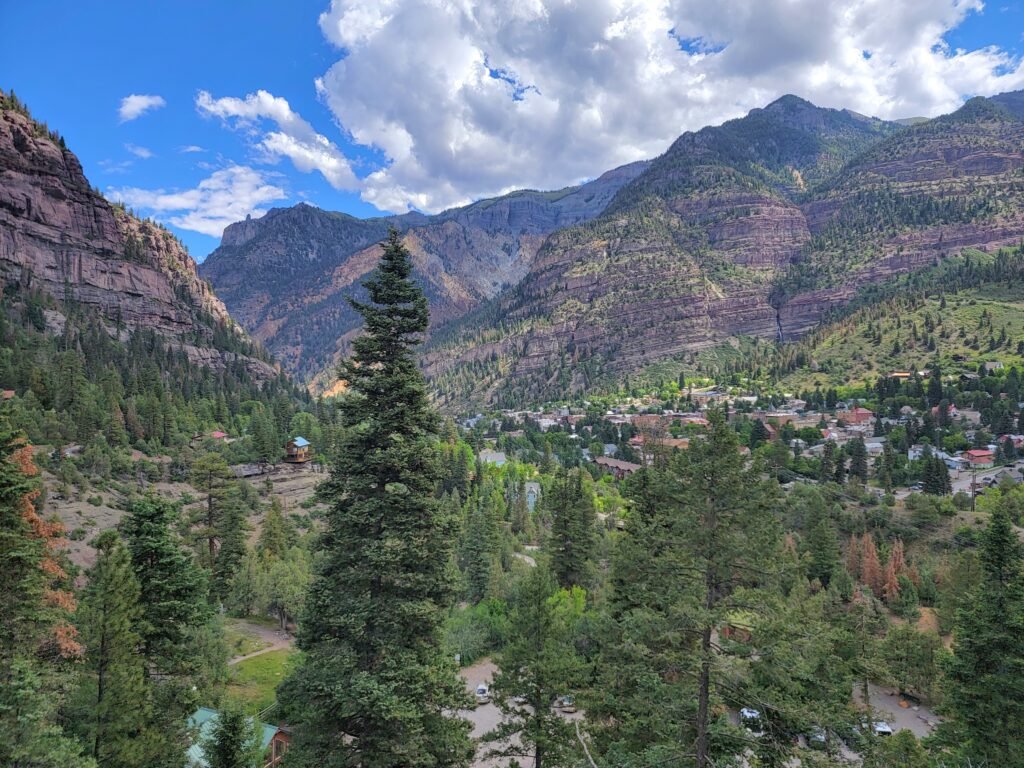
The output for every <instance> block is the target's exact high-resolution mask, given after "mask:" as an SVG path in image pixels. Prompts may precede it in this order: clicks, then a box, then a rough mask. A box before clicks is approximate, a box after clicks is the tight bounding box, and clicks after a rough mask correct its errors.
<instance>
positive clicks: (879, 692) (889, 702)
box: [854, 683, 939, 739]
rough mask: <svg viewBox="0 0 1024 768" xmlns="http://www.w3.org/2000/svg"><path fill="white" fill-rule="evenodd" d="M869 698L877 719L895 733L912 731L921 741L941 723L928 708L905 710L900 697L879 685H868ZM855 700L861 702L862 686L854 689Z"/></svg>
mask: <svg viewBox="0 0 1024 768" xmlns="http://www.w3.org/2000/svg"><path fill="white" fill-rule="evenodd" d="M868 698H869V700H870V701H871V709H872V711H873V712H875V716H876V718H877V719H879V720H885V721H886V722H887V723H889V725H891V726H892V729H893V730H894V731H904V730H906V731H910V732H911V733H913V734H914V735H915V736H917V738H919V739H920V738H923V737H925V736H927V735H929V734H930V733H931V732H932V730H933V729H934V728H935V725H936V724H938V722H939V716H938V715H936V714H935V713H934V712H933V711H932V710H930V709H929V708H928V707H926V706H923V705H922V706H920V707H918V708H917V709H916V710H915V709H912V708H908V709H904V708H903V707H901V706H900V699H899V696H897V695H895V694H893V693H891V692H890V691H889V690H888V689H885V688H879V687H878V686H877V685H873V684H870V683H869V684H868ZM854 700H855V701H858V702H859V701H861V695H860V685H857V686H856V687H855V688H854Z"/></svg>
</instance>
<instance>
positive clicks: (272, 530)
mask: <svg viewBox="0 0 1024 768" xmlns="http://www.w3.org/2000/svg"><path fill="white" fill-rule="evenodd" d="M291 539H292V530H291V526H290V524H289V523H288V521H286V520H285V517H284V508H283V507H282V506H281V500H280V499H279V498H278V497H277V496H275V497H274V498H273V499H271V500H270V509H268V510H267V514H266V517H264V518H263V527H262V529H261V530H260V539H259V543H258V545H257V546H258V549H259V551H260V553H262V554H263V555H265V556H267V557H284V553H285V552H287V551H288V548H289V547H290V546H291Z"/></svg>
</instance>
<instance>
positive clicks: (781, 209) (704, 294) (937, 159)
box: [200, 92, 1024, 408]
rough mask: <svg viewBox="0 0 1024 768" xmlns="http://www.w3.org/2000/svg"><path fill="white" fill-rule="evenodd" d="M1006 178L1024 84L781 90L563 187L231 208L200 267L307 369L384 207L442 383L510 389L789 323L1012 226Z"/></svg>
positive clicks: (1013, 181)
mask: <svg viewBox="0 0 1024 768" xmlns="http://www.w3.org/2000/svg"><path fill="white" fill-rule="evenodd" d="M1022 196H1024V92H1014V93H1007V94H1002V95H999V96H995V97H991V98H974V99H971V100H970V101H968V102H967V103H966V104H965V105H964V106H963V107H961V108H960V109H959V110H957V111H956V112H954V113H952V114H949V115H945V116H942V117H939V118H935V119H932V120H909V121H883V120H878V119H874V118H868V117H865V116H863V115H859V114H857V113H854V112H851V111H849V110H835V109H824V108H820V107H816V106H814V105H813V104H811V103H809V102H807V101H805V100H803V99H800V98H798V97H795V96H784V97H782V98H780V99H778V100H777V101H775V102H773V103H771V104H769V105H768V106H767V107H765V108H763V109H755V110H752V111H751V112H750V113H749V114H748V115H746V116H745V117H743V118H740V119H736V120H731V121H728V122H726V123H724V124H722V125H720V126H713V127H707V128H704V129H702V130H699V131H695V132H688V133H685V134H683V135H682V136H680V137H679V138H678V139H676V141H675V142H674V143H673V144H672V145H671V146H670V147H669V149H668V150H667V151H666V152H665V153H664V154H663V155H662V156H660V157H658V158H655V159H654V160H652V161H650V162H646V163H635V164H633V165H630V166H626V167H623V168H619V169H616V170H614V171H610V172H608V173H606V174H604V175H602V176H600V177H599V178H598V179H596V180H595V181H593V182H590V183H588V184H584V185H582V186H580V187H573V188H568V189H565V190H561V191H558V192H548V193H544V192H534V191H522V192H514V193H512V194H509V195H504V196H501V197H497V198H493V199H490V200H484V201H480V202H478V203H474V204H473V205H470V206H466V207H464V208H458V209H454V210H450V211H446V212H444V213H442V214H439V215H436V216H429V217H428V216H423V215H421V214H417V213H410V214H405V215H403V216H395V217H381V218H375V219H365V220H360V219H355V218H352V217H349V216H345V215H343V214H338V213H330V212H326V211H321V210H319V209H316V208H313V207H311V206H308V205H299V206H296V207H294V208H287V209H278V210H274V211H271V212H270V213H268V214H267V215H266V216H264V217H263V218H261V219H258V220H249V221H245V222H240V223H238V224H235V225H232V226H231V227H228V229H227V230H226V231H225V235H224V240H223V243H222V245H221V247H220V248H218V249H217V250H216V251H214V252H213V253H212V254H211V255H210V257H209V258H208V259H207V260H206V262H204V264H203V265H201V267H200V273H201V275H202V276H203V277H205V278H207V279H208V280H210V282H211V284H212V285H213V287H214V288H215V290H216V291H217V293H218V295H219V296H220V297H221V298H222V299H223V300H224V302H225V304H226V306H227V307H228V309H229V311H230V312H231V313H232V315H233V316H235V317H236V318H237V319H238V320H239V322H240V323H242V325H244V326H245V327H246V328H247V329H248V330H249V331H250V332H251V333H252V334H253V335H254V337H255V338H256V339H258V340H259V341H261V342H263V343H265V344H266V345H267V347H268V348H269V349H270V350H272V351H273V352H274V353H275V354H276V355H277V356H278V358H279V359H280V360H281V361H282V363H283V364H284V365H285V367H286V368H288V369H289V370H291V371H293V372H295V373H296V374H297V375H298V376H300V377H302V378H305V379H307V380H316V377H317V376H318V375H319V374H323V372H324V371H328V372H329V371H331V370H332V369H333V364H334V362H335V361H336V360H337V358H338V357H339V355H341V354H343V353H344V352H345V350H346V348H347V342H348V341H349V340H351V338H352V336H353V334H354V333H355V332H357V327H358V322H357V318H356V316H355V315H354V314H353V313H352V311H351V310H350V309H349V308H348V307H347V305H346V304H345V302H344V301H343V300H342V296H343V295H347V294H349V293H352V292H353V291H355V292H356V293H358V290H359V289H358V282H359V281H360V279H361V278H363V276H365V275H366V274H367V273H368V272H369V271H370V270H371V269H372V267H373V265H374V263H375V260H376V258H377V254H378V250H377V246H376V245H375V244H376V243H377V242H378V241H379V240H380V239H381V237H382V236H383V234H384V232H385V231H386V229H387V227H388V226H395V227H397V228H398V229H399V230H401V231H402V232H403V233H404V236H405V242H406V244H407V245H408V246H409V248H410V250H411V251H412V253H413V258H414V261H415V263H416V267H417V272H418V274H419V277H420V279H421V281H422V282H423V283H424V285H425V286H426V289H427V293H428V296H429V298H430V301H431V306H432V332H431V338H430V340H429V342H428V345H427V349H426V352H425V357H424V366H425V370H426V371H427V373H428V375H429V376H430V377H431V378H432V380H433V383H434V386H435V389H436V391H437V393H438V396H439V399H440V402H441V403H442V404H445V405H447V406H448V407H452V408H458V407H461V406H463V405H469V404H473V403H483V402H488V403H503V404H521V403H525V402H528V401H530V400H535V399H537V398H546V397H554V396H559V395H565V394H568V393H574V392H581V391H586V390H588V389H591V388H593V387H595V386H599V385H602V384H604V383H608V382H612V381H615V380H617V379H619V378H621V377H622V376H624V375H626V374H628V373H630V372H631V371H636V370H637V369H641V368H643V367H645V366H647V365H650V364H653V363H656V362H658V361H664V360H672V359H682V358H685V357H686V356H687V355H689V354H692V353H693V352H695V351H697V350H700V349H704V348H707V347H709V346H714V345H717V344H721V343H723V342H724V341H726V340H727V339H729V338H730V337H734V336H741V335H750V336H757V337H766V338H781V339H784V340H789V339H793V338H796V337H799V336H800V335H801V334H803V333H805V332H806V331H807V330H808V329H810V328H812V327H814V325H815V324H816V323H817V322H818V320H819V319H820V318H821V317H822V314H823V313H824V312H825V311H826V310H827V309H829V308H830V307H832V306H834V305H836V304H841V303H843V302H846V301H848V300H849V299H850V298H851V297H852V296H853V295H854V294H855V293H856V292H857V291H858V290H859V288H861V287H862V286H863V285H865V284H871V283H876V282H878V281H882V280H885V279H887V278H888V277H890V276H892V275H897V274H901V273H904V272H907V271H911V270H915V269H918V268H921V267H923V266H927V265H931V264H933V263H935V262H936V261H937V260H940V259H942V258H944V257H946V256H948V255H950V254H954V253H958V252H959V251H960V250H961V249H963V248H965V247H973V248H980V249H991V248H996V247H1000V246H1004V245H1011V244H1016V243H1017V242H1018V241H1019V240H1020V239H1021V238H1022V237H1024V207H1022ZM329 379H330V377H329V376H325V377H323V378H322V379H320V381H321V382H325V381H328V380H329Z"/></svg>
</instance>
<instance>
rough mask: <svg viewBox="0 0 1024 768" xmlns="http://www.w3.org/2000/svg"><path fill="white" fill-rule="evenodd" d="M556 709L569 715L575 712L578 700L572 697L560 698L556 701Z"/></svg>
mask: <svg viewBox="0 0 1024 768" xmlns="http://www.w3.org/2000/svg"><path fill="white" fill-rule="evenodd" d="M555 709H557V710H560V711H562V712H567V713H571V712H575V711H576V699H575V698H573V697H572V696H559V697H558V698H557V699H555Z"/></svg>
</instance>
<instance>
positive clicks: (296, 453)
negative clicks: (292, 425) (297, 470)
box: [284, 437, 313, 464]
mask: <svg viewBox="0 0 1024 768" xmlns="http://www.w3.org/2000/svg"><path fill="white" fill-rule="evenodd" d="M284 454H285V455H284V460H285V461H287V462H288V463H289V464H305V463H306V462H307V461H312V459H313V446H312V445H310V444H309V440H307V439H306V438H304V437H293V438H292V439H291V440H289V441H288V445H286V446H285V449H284Z"/></svg>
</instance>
